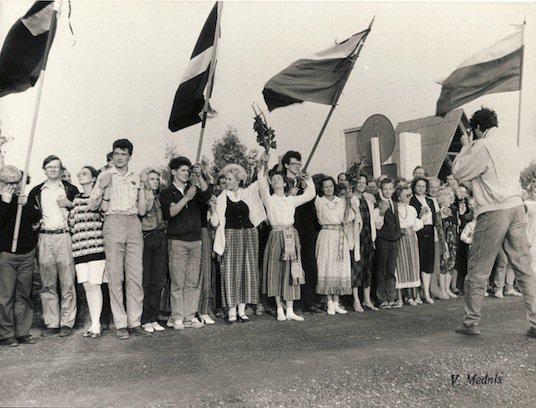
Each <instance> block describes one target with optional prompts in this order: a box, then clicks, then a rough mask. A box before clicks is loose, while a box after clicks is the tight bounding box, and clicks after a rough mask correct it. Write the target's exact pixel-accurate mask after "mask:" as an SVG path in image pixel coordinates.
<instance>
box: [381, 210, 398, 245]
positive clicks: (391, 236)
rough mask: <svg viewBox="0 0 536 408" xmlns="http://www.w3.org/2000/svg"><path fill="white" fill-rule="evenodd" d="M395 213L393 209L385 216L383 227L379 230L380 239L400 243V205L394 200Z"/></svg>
mask: <svg viewBox="0 0 536 408" xmlns="http://www.w3.org/2000/svg"><path fill="white" fill-rule="evenodd" d="M393 207H394V209H395V210H394V212H393V211H392V210H391V208H388V209H387V211H385V214H384V216H383V226H382V228H381V229H380V230H378V231H377V232H378V238H381V239H383V240H385V241H398V240H399V239H400V235H401V234H400V222H399V220H398V205H397V202H396V201H394V200H393Z"/></svg>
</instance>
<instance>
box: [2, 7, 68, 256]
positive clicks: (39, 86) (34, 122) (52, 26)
mask: <svg viewBox="0 0 536 408" xmlns="http://www.w3.org/2000/svg"><path fill="white" fill-rule="evenodd" d="M62 2H63V0H54V10H53V12H52V21H51V22H50V28H49V30H48V35H47V43H46V46H45V54H44V55H43V66H42V67H41V71H40V73H39V78H38V79H37V82H38V83H37V96H36V99H35V106H34V112H33V118H32V128H31V132H30V140H29V142H28V149H27V150H26V162H25V164H24V173H23V174H22V180H21V187H20V193H19V196H23V195H24V190H25V189H26V183H27V181H28V170H29V168H30V157H31V155H32V148H33V144H34V140H35V129H36V126H37V117H38V115H39V105H40V104H41V94H42V92H43V84H44V83H45V69H46V65H47V60H48V54H49V53H50V47H51V46H52V40H53V38H54V36H53V35H52V33H53V32H54V31H55V29H56V24H57V17H58V14H59V13H60V10H61V4H62ZM21 217H22V204H20V203H19V204H18V206H17V216H16V218H15V229H14V230H13V243H12V244H11V252H16V251H17V243H18V240H19V230H20V223H21Z"/></svg>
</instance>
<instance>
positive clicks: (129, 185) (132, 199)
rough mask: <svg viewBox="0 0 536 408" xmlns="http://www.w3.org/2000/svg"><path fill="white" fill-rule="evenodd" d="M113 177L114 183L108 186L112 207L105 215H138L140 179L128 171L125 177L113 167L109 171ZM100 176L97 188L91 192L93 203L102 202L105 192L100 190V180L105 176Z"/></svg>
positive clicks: (110, 206)
mask: <svg viewBox="0 0 536 408" xmlns="http://www.w3.org/2000/svg"><path fill="white" fill-rule="evenodd" d="M107 172H108V173H109V174H111V175H112V182H111V183H110V185H109V186H108V188H109V189H110V197H109V198H110V205H109V207H108V211H106V213H105V215H138V192H139V189H140V177H139V176H138V175H137V174H135V173H134V172H133V171H130V170H128V169H127V172H126V173H125V175H122V174H121V173H120V172H119V170H117V169H116V168H115V167H112V168H111V169H110V170H107ZM105 173H106V171H105V172H103V173H101V174H100V175H99V178H98V179H97V182H96V183H95V187H96V188H94V189H93V191H92V192H91V196H90V201H91V202H92V203H94V202H96V201H98V200H100V199H101V198H102V195H103V191H102V190H101V189H100V188H98V187H97V186H98V185H99V180H100V178H101V177H102V176H103V174H105Z"/></svg>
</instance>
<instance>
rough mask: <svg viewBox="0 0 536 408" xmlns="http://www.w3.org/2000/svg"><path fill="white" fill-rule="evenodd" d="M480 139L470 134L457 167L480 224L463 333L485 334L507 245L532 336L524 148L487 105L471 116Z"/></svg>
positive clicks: (533, 288)
mask: <svg viewBox="0 0 536 408" xmlns="http://www.w3.org/2000/svg"><path fill="white" fill-rule="evenodd" d="M470 122H471V127H472V129H473V132H474V134H475V136H476V138H477V139H478V140H476V141H475V142H474V143H472V141H471V140H470V139H469V137H468V136H467V135H463V136H462V139H461V143H462V146H463V148H462V150H461V151H460V153H459V155H458V156H457V157H456V160H455V161H454V164H453V166H452V174H453V176H454V177H455V178H456V180H458V182H464V181H470V182H471V185H472V187H473V195H474V199H475V201H476V205H477V207H476V209H475V217H477V218H476V227H475V231H474V236H473V243H472V248H471V251H470V254H469V263H468V271H467V277H466V279H465V314H464V318H463V325H462V326H460V327H458V328H457V329H456V332H457V333H461V334H472V335H475V334H480V330H479V328H478V326H479V323H480V317H481V307H482V298H483V297H484V295H485V292H486V287H487V282H488V279H489V276H490V273H491V270H492V268H493V264H494V262H495V259H496V258H497V253H498V252H499V250H500V249H501V247H502V248H503V249H504V252H505V253H506V256H507V257H508V260H509V261H510V264H511V265H512V267H513V269H514V271H515V274H516V279H517V282H518V284H519V287H520V288H521V290H522V291H523V298H524V301H525V308H526V310H527V318H528V320H529V323H530V326H531V327H530V328H529V331H528V332H527V335H528V336H531V337H536V297H535V295H536V276H535V271H533V270H532V268H531V258H530V253H529V244H528V239H527V219H526V216H525V210H524V207H523V202H522V200H521V185H520V182H519V175H520V173H521V170H522V168H521V165H520V163H519V161H520V159H519V158H520V156H521V154H520V151H519V148H517V147H516V146H515V145H514V144H513V143H511V142H510V141H509V140H507V139H506V138H505V137H504V136H503V135H501V134H500V132H499V129H498V128H497V125H498V121H497V115H496V114H495V112H494V111H492V110H490V109H487V108H482V109H480V110H479V111H477V112H475V113H474V115H473V117H472V118H471V121H470Z"/></svg>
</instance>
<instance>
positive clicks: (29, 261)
mask: <svg viewBox="0 0 536 408" xmlns="http://www.w3.org/2000/svg"><path fill="white" fill-rule="evenodd" d="M34 269H35V250H32V251H30V252H28V253H27V254H11V253H9V252H0V340H3V339H9V338H11V337H22V336H26V335H28V334H29V332H30V328H31V327H32V319H33V309H32V301H31V299H30V297H31V294H32V280H33V271H34Z"/></svg>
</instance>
